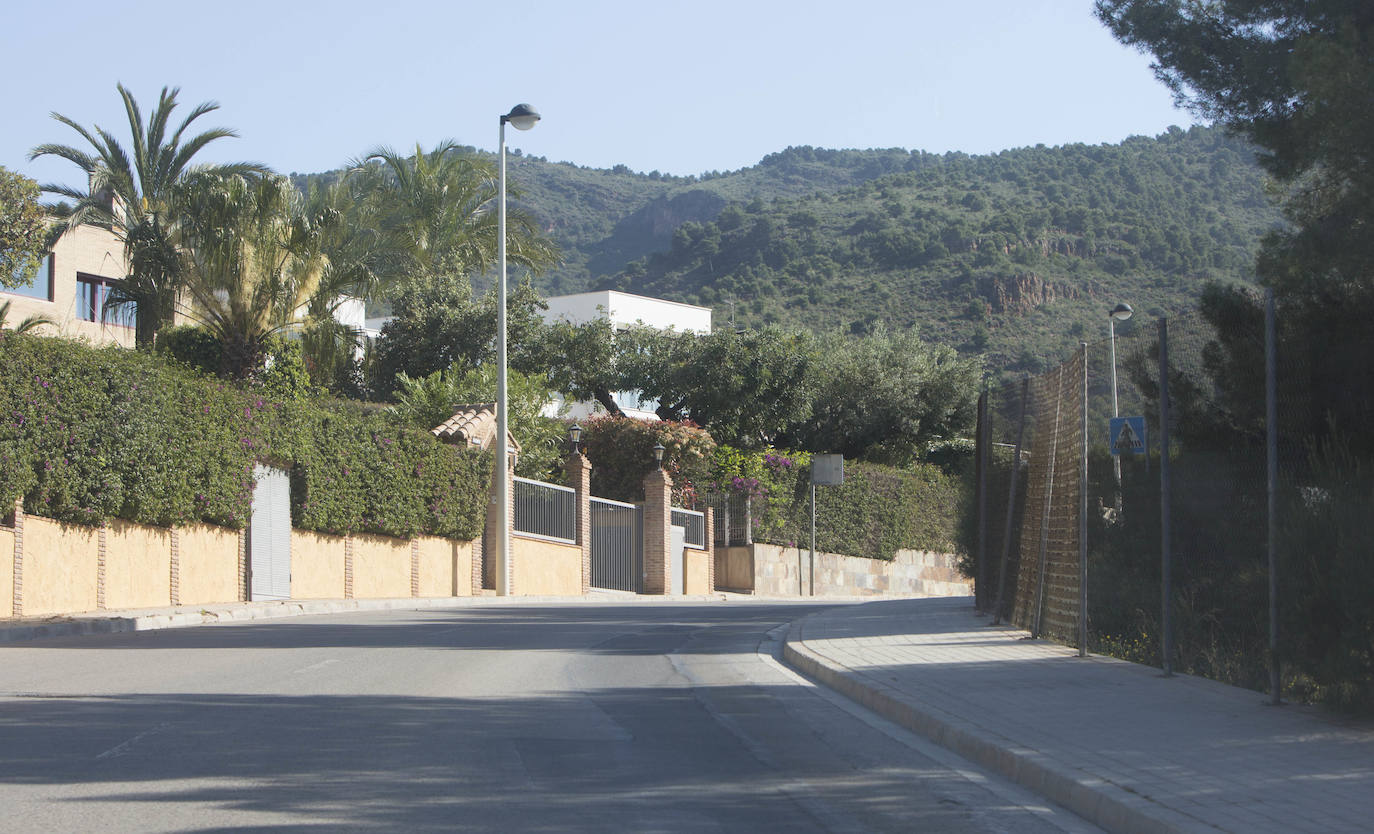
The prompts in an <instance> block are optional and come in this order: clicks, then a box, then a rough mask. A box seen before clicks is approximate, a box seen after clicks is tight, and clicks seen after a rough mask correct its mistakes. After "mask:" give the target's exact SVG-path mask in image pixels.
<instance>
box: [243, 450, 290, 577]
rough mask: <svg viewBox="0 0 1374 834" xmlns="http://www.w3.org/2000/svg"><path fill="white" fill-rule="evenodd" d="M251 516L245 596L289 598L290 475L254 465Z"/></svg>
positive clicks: (281, 470)
mask: <svg viewBox="0 0 1374 834" xmlns="http://www.w3.org/2000/svg"><path fill="white" fill-rule="evenodd" d="M253 478H254V481H255V483H254V485H253V517H252V520H251V521H250V522H249V524H248V579H249V581H248V598H249V599H250V600H263V599H290V598H291V476H290V475H288V474H287V472H286V470H284V469H273V468H271V467H268V466H263V465H262V464H258V465H257V466H255V467H254V468H253Z"/></svg>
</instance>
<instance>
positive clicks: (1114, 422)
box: [1099, 417, 1149, 455]
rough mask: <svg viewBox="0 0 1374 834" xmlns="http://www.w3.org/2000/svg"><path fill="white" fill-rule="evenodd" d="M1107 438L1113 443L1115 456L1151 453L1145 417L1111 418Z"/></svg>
mask: <svg viewBox="0 0 1374 834" xmlns="http://www.w3.org/2000/svg"><path fill="white" fill-rule="evenodd" d="M1099 425H1101V424H1099ZM1107 436H1108V437H1109V438H1111V441H1112V454H1113V455H1143V454H1146V453H1147V452H1148V451H1149V445H1148V443H1147V442H1146V436H1145V418H1144V417H1113V418H1111V424H1110V427H1109V428H1108V430H1107Z"/></svg>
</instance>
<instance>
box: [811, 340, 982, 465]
mask: <svg viewBox="0 0 1374 834" xmlns="http://www.w3.org/2000/svg"><path fill="white" fill-rule="evenodd" d="M819 355H820V356H821V357H822V359H821V362H820V367H819V368H818V369H817V371H818V376H819V377H820V379H821V380H822V381H821V382H820V383H819V385H818V390H817V392H816V396H815V404H814V405H813V407H812V414H811V416H810V418H809V419H807V420H806V421H804V422H802V423H800V424H798V425H796V426H795V427H793V428H792V430H791V432H790V433H791V434H792V435H793V436H794V437H795V438H796V440H797V441H798V442H799V443H800V445H801V447H802V448H805V449H810V450H813V451H817V452H839V453H842V454H844V455H845V456H846V457H848V458H851V459H852V458H857V457H867V458H869V459H870V460H874V461H875V462H879V463H889V464H896V465H905V464H909V463H911V462H913V461H915V460H919V459H920V458H921V457H922V454H923V452H924V447H925V445H926V444H928V443H930V442H932V441H935V440H939V439H950V438H954V437H960V436H966V435H967V434H968V433H969V432H970V430H971V429H972V424H973V417H974V398H975V393H976V391H977V387H978V382H979V377H980V370H981V367H980V365H981V363H979V362H977V361H974V360H969V359H961V358H959V356H958V354H956V353H955V352H954V350H953V349H952V348H950V347H947V346H943V345H938V346H937V345H931V344H928V343H926V342H924V341H922V340H921V338H920V337H919V336H918V335H917V333H916V332H915V331H914V330H909V331H906V332H903V333H892V332H889V331H888V330H887V329H886V328H885V327H879V328H878V329H877V330H876V332H874V333H873V334H871V335H868V336H865V337H862V338H858V339H854V338H847V337H844V336H840V335H839V334H831V335H828V336H826V337H823V338H822V339H821V340H820V350H819Z"/></svg>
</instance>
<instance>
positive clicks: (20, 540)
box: [10, 498, 24, 617]
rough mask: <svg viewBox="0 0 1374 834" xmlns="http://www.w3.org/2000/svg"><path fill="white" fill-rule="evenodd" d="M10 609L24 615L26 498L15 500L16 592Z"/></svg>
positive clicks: (16, 614) (16, 615)
mask: <svg viewBox="0 0 1374 834" xmlns="http://www.w3.org/2000/svg"><path fill="white" fill-rule="evenodd" d="M10 602H11V603H12V606H13V607H12V608H11V609H10V610H11V612H12V613H13V616H15V617H22V616H24V499H22V498H17V499H15V502H14V594H13V597H12V598H11V600H10Z"/></svg>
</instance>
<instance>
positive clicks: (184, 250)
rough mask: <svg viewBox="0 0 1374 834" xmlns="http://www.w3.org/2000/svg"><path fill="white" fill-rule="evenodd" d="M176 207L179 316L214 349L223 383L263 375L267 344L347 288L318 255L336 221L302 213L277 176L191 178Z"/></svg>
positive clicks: (328, 213)
mask: <svg viewBox="0 0 1374 834" xmlns="http://www.w3.org/2000/svg"><path fill="white" fill-rule="evenodd" d="M176 204H177V205H178V206H179V208H180V212H179V220H178V224H177V234H176V237H175V239H174V243H175V244H176V245H177V246H178V248H179V250H180V253H181V255H180V257H181V261H182V263H181V266H180V267H179V271H180V274H181V278H182V280H183V282H184V286H185V288H186V290H187V293H188V295H189V296H190V298H191V302H192V303H191V304H190V305H188V306H185V307H184V308H183V309H184V311H185V312H186V314H187V315H188V317H190V318H192V319H193V320H195V321H197V322H198V323H199V324H200V325H201V326H203V327H204V328H205V329H206V330H207V331H209V332H210V333H211V334H212V335H213V336H215V338H217V339H218V340H219V342H220V345H221V347H222V349H223V360H222V361H223V363H224V364H223V369H222V370H223V372H224V373H225V375H227V376H229V377H232V378H235V379H242V378H245V377H247V376H250V375H251V374H253V373H254V372H256V371H258V370H260V369H261V368H262V365H263V359H264V357H265V356H266V354H267V347H268V345H267V341H268V338H269V337H270V336H272V335H273V334H275V333H278V332H281V331H283V330H287V329H289V328H293V327H296V326H299V325H300V323H301V322H302V320H303V319H304V318H305V315H306V312H307V310H308V309H310V308H311V307H312V306H314V307H316V308H317V309H324V310H328V309H329V307H328V304H321V303H320V299H332V298H334V297H336V296H337V295H338V292H339V289H340V287H341V286H342V285H343V283H345V281H344V277H343V275H344V273H343V271H341V270H335V269H332V268H331V263H330V261H329V258H328V257H327V256H326V255H325V252H324V246H325V241H326V240H327V238H328V235H329V234H330V233H331V232H332V231H333V230H334V229H335V228H336V227H337V225H338V224H339V222H340V217H339V214H338V212H336V211H334V210H332V209H327V208H326V209H319V210H316V211H314V212H308V211H306V208H305V204H304V200H303V198H302V197H301V195H300V193H299V192H297V191H296V190H295V188H293V187H292V185H291V183H290V181H288V180H287V179H286V178H285V177H281V176H276V175H269V176H264V177H245V176H241V175H238V174H231V175H228V176H224V175H219V174H215V173H210V172H194V173H192V174H191V175H189V176H188V177H186V178H185V179H184V181H183V182H182V183H181V184H180V185H179V186H178V188H177V192H176ZM312 301H314V302H315V303H314V305H312Z"/></svg>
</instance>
